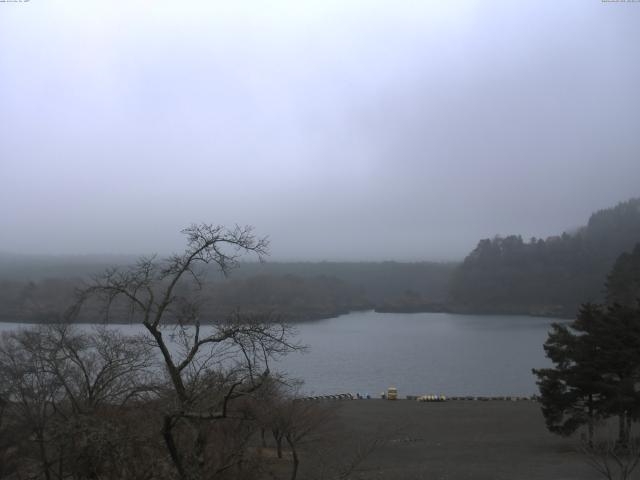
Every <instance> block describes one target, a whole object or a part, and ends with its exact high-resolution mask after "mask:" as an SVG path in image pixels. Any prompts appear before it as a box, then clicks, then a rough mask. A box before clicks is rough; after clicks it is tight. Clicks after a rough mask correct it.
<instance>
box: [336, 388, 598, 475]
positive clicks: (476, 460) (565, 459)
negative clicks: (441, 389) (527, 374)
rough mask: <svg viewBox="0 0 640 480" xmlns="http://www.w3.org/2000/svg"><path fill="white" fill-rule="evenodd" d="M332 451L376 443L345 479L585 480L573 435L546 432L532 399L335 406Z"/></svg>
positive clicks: (587, 469) (346, 451)
mask: <svg viewBox="0 0 640 480" xmlns="http://www.w3.org/2000/svg"><path fill="white" fill-rule="evenodd" d="M339 403H340V406H339V407H338V408H337V417H338V420H337V422H338V424H339V425H340V426H341V428H340V431H342V434H341V435H342V436H343V438H340V437H338V438H337V442H339V444H338V448H339V449H342V450H343V453H344V459H343V460H342V461H348V458H349V455H352V453H350V451H354V448H355V446H356V443H357V444H358V445H359V446H360V447H363V446H364V447H365V449H366V446H367V442H368V441H369V440H373V439H375V438H382V439H383V442H382V444H381V445H380V446H378V448H377V449H375V450H374V451H373V452H372V453H370V454H369V455H368V456H367V457H366V459H365V460H364V461H363V462H362V463H361V464H360V465H359V467H358V469H357V471H354V474H353V475H351V476H350V477H349V478H367V479H378V478H380V479H429V480H439V479H442V480H444V479H446V480H461V479H474V480H500V479H504V480H518V479H519V480H591V479H594V480H595V479H598V478H600V477H599V476H598V474H597V473H596V472H595V471H594V470H593V469H592V468H591V467H590V466H588V465H587V463H586V461H585V458H584V456H583V454H581V453H580V452H579V446H580V442H579V440H578V439H577V438H569V439H566V438H561V437H558V436H556V435H552V434H551V433H549V432H548V431H547V430H546V428H545V425H544V420H543V417H542V414H541V413H540V406H539V405H538V404H537V403H535V402H532V401H518V402H513V401H487V402H481V401H448V402H442V403H418V402H416V401H411V400H397V401H387V400H354V401H344V402H339Z"/></svg>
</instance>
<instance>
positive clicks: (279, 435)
mask: <svg viewBox="0 0 640 480" xmlns="http://www.w3.org/2000/svg"><path fill="white" fill-rule="evenodd" d="M271 433H273V438H274V440H275V441H276V452H277V454H278V458H282V433H280V431H279V430H272V431H271Z"/></svg>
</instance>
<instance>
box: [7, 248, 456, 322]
mask: <svg viewBox="0 0 640 480" xmlns="http://www.w3.org/2000/svg"><path fill="white" fill-rule="evenodd" d="M128 260H129V263H132V260H131V259H128ZM94 266H95V268H98V264H95V265H94ZM207 268H208V267H207ZM453 269H454V265H452V264H437V263H406V264H404V263H395V262H382V263H332V262H321V263H273V264H271V263H263V264H260V263H239V265H238V268H237V269H236V270H235V271H234V275H233V276H232V277H230V278H226V277H224V276H222V275H220V273H219V272H217V271H215V270H213V269H209V270H210V271H208V272H207V273H208V274H209V276H210V277H211V278H212V281H211V282H209V283H208V284H207V285H206V286H204V287H203V290H202V293H201V297H202V301H203V304H202V309H203V310H204V311H206V312H207V314H208V315H209V317H210V318H216V319H223V318H226V317H227V316H228V315H229V314H230V313H232V312H235V311H236V310H240V311H242V312H244V313H251V312H258V311H259V312H264V311H271V312H277V313H278V314H279V315H281V316H282V317H283V318H286V319H287V320H291V321H296V320H312V319H319V318H330V317H334V316H337V315H340V314H343V313H348V312H349V311H353V310H366V309H373V308H377V307H380V306H381V305H387V304H390V303H391V304H394V306H395V305H396V304H399V305H400V308H401V307H402V306H403V305H404V304H405V303H406V302H407V298H408V301H409V302H413V303H414V304H415V303H416V301H417V302H418V303H420V305H422V304H423V303H427V302H434V301H436V302H438V301H439V302H442V301H443V299H444V298H445V297H446V295H447V288H448V282H449V279H450V277H451V274H452V272H453ZM205 270H206V269H205ZM74 272H75V273H84V270H82V271H80V272H78V271H76V270H74V268H72V267H69V269H68V270H66V271H64V270H55V272H54V273H56V274H61V275H62V274H67V275H71V274H73V273H74ZM93 273H95V271H94V272H93ZM87 278H91V275H88V274H84V275H82V276H78V275H76V276H61V277H46V276H45V277H42V276H41V275H34V279H33V280H22V279H14V278H7V277H5V278H4V279H0V321H7V322H29V323H41V322H55V321H59V320H60V318H61V315H62V314H63V313H64V310H65V308H66V307H67V306H68V304H69V302H71V301H72V299H73V297H74V292H75V290H76V289H77V288H79V287H81V286H82V285H83V284H85V283H86V281H87ZM420 308H422V307H421V306H419V309H420ZM89 310H90V309H89ZM94 313H95V312H90V311H88V312H87V313H85V315H84V316H83V317H80V318H79V319H78V320H79V321H85V322H90V321H91V319H92V318H95V315H94Z"/></svg>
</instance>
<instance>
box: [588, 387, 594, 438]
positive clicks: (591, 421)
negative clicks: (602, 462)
mask: <svg viewBox="0 0 640 480" xmlns="http://www.w3.org/2000/svg"><path fill="white" fill-rule="evenodd" d="M588 415H589V448H593V430H594V423H595V421H594V418H593V395H591V394H589V413H588Z"/></svg>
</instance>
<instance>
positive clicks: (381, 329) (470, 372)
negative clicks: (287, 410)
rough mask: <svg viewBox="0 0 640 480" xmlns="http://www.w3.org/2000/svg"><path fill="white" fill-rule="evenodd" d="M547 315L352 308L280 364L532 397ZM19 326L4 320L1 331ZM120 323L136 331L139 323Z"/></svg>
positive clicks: (342, 387)
mask: <svg viewBox="0 0 640 480" xmlns="http://www.w3.org/2000/svg"><path fill="white" fill-rule="evenodd" d="M554 321H558V320H555V319H548V318H537V317H526V316H511V315H500V316H497V315H452V314H446V313H412V314H406V313H402V314H393V313H375V312H372V311H371V312H353V313H350V314H347V315H342V316H339V317H336V318H331V319H328V320H316V321H313V322H305V323H300V324H298V325H297V330H298V335H299V340H300V341H301V342H302V343H304V344H306V345H308V347H309V349H308V352H306V353H302V354H301V353H296V354H292V355H289V356H288V357H285V358H284V359H282V360H280V361H279V362H277V364H276V365H275V369H277V370H279V371H284V372H287V373H288V374H289V375H290V376H291V377H296V378H300V379H304V381H305V384H304V387H303V389H304V391H305V392H307V393H309V394H318V395H321V394H332V393H347V392H351V393H356V392H358V393H369V394H371V395H379V393H380V392H381V391H383V390H384V389H386V388H387V387H389V386H394V387H397V388H398V391H399V394H400V395H401V396H404V395H420V394H429V393H432V394H443V395H449V396H453V395H531V394H534V393H536V391H537V390H536V385H535V379H534V377H533V375H532V373H531V369H532V368H540V367H545V366H548V365H549V361H548V360H547V359H546V358H545V356H544V350H543V348H542V344H543V343H544V341H545V340H546V337H547V332H548V331H549V327H550V325H551V323H552V322H554ZM12 328H16V324H7V323H4V324H2V323H0V331H2V330H8V329H12ZM117 328H121V329H122V330H124V331H126V332H129V333H134V332H139V331H141V327H139V326H137V325H121V326H120V325H119V326H118V327H117Z"/></svg>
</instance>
